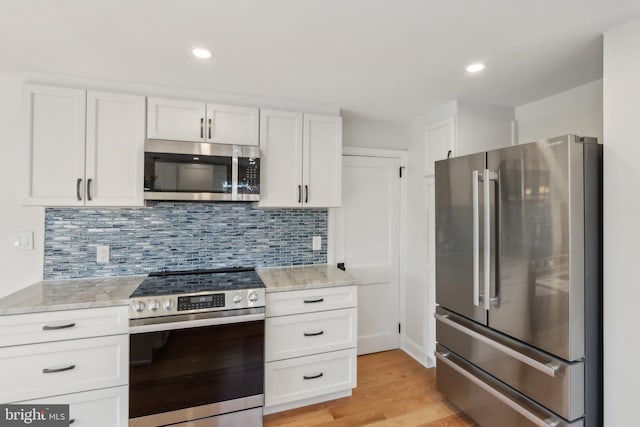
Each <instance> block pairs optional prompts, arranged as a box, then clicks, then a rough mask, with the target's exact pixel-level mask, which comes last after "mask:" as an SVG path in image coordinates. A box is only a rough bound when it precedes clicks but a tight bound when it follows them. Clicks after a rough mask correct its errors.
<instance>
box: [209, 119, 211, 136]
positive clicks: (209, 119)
mask: <svg viewBox="0 0 640 427" xmlns="http://www.w3.org/2000/svg"><path fill="white" fill-rule="evenodd" d="M209 139H211V119H209Z"/></svg>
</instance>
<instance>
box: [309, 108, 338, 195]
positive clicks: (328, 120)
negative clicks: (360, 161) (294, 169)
mask: <svg viewBox="0 0 640 427" xmlns="http://www.w3.org/2000/svg"><path fill="white" fill-rule="evenodd" d="M303 128H304V136H303V139H302V140H303V143H302V154H303V161H302V173H303V179H302V183H303V185H304V188H303V190H304V200H303V202H304V206H306V207H338V206H340V204H341V202H342V185H341V183H342V179H341V177H340V174H341V173H342V167H341V164H342V161H341V160H342V118H341V117H335V116H319V115H315V114H305V115H304V126H303Z"/></svg>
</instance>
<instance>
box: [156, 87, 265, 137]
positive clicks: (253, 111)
mask: <svg viewBox="0 0 640 427" xmlns="http://www.w3.org/2000/svg"><path fill="white" fill-rule="evenodd" d="M147 106H148V110H147V114H148V117H147V138H149V139H168V140H175V141H192V142H212V143H217V144H239V145H256V146H257V145H258V144H259V140H258V135H259V132H258V126H259V110H258V109H257V108H249V107H236V106H230V105H220V104H205V103H204V102H198V101H183V100H178V99H166V98H155V97H149V98H148V100H147Z"/></svg>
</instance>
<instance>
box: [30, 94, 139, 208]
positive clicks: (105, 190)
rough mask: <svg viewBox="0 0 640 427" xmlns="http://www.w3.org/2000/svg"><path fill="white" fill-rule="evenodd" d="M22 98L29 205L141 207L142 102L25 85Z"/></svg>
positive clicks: (115, 95) (130, 96) (135, 99)
mask: <svg viewBox="0 0 640 427" xmlns="http://www.w3.org/2000/svg"><path fill="white" fill-rule="evenodd" d="M25 98H26V103H25V104H26V106H27V125H28V141H29V144H30V156H29V158H30V165H29V166H30V168H29V171H30V180H29V193H28V201H27V202H28V203H29V204H34V205H43V206H142V204H143V200H142V190H143V188H142V179H143V166H144V157H143V156H144V123H145V114H144V113H145V103H144V97H143V96H132V95H123V94H114V93H105V92H94V91H88V92H86V91H84V90H78V89H66V88H54V87H47V86H37V85H26V86H25ZM85 125H86V126H85Z"/></svg>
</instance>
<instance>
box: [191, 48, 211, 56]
mask: <svg viewBox="0 0 640 427" xmlns="http://www.w3.org/2000/svg"><path fill="white" fill-rule="evenodd" d="M191 52H192V53H193V55H194V56H195V57H197V58H201V59H207V58H211V52H210V51H208V50H207V49H204V48H202V47H196V48H195V49H193V50H192V51H191Z"/></svg>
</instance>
